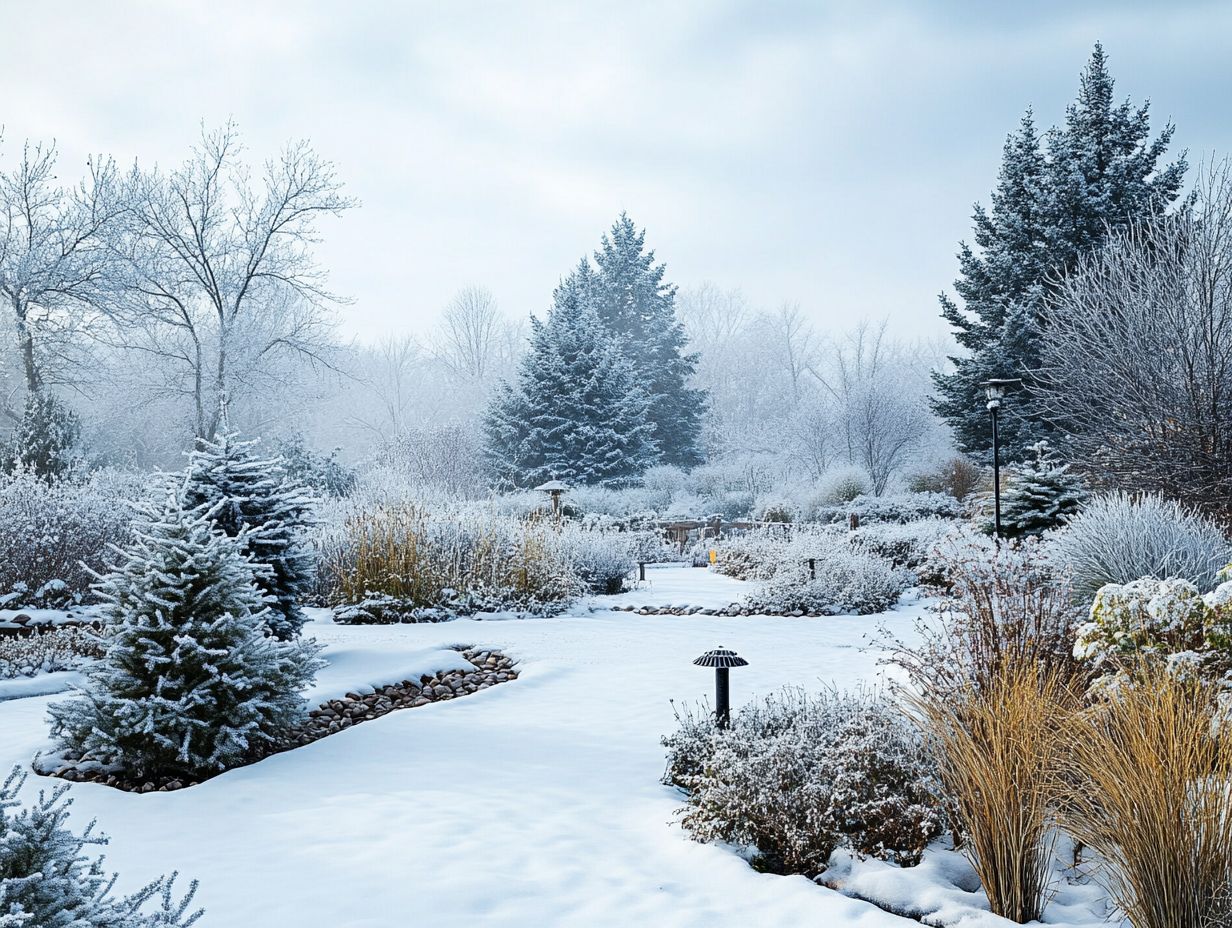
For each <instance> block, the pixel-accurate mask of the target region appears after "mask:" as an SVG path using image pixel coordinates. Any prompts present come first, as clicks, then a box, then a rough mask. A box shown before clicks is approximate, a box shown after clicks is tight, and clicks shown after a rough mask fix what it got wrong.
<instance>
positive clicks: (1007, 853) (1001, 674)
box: [912, 663, 1070, 923]
mask: <svg viewBox="0 0 1232 928" xmlns="http://www.w3.org/2000/svg"><path fill="white" fill-rule="evenodd" d="M1069 693H1070V690H1069V688H1068V686H1067V684H1066V683H1065V682H1063V681H1062V679H1061V678H1060V677H1059V676H1058V675H1057V674H1055V673H1049V672H1047V671H1043V670H1041V669H1040V668H1039V667H1037V666H1036V665H1034V664H1030V663H1025V664H1018V663H1003V664H1000V665H999V666H998V667H997V668H996V669H995V670H993V671H991V672H990V674H989V676H988V677H987V678H986V679H985V680H983V681H982V683H981V685H979V686H977V685H975V683H974V682H973V681H972V682H969V683H968V684H967V685H966V686H964V687H962V688H961V689H958V690H950V691H948V692H944V693H943V692H939V691H937V690H928V691H925V692H923V693H921V694H917V695H916V696H915V697H913V699H912V703H913V705H914V707H915V708H916V710H917V712H918V714H919V717H920V720H921V723H922V725H923V727H924V728H925V729H926V730H927V731H928V732H929V734H930V735H931V736H932V737H933V739H934V742H935V745H936V750H937V754H938V762H939V767H940V769H939V773H940V777H941V780H942V782H943V783H944V784H945V788H946V792H947V794H948V795H949V797H950V801H951V802H952V803H953V807H954V815H955V817H956V819H957V821H958V825H959V828H960V830H961V832H962V835H963V837H964V838H965V844H964V849H965V851H966V853H967V856H968V858H969V859H970V861H971V864H972V866H973V867H974V869H975V871H976V873H977V874H978V875H979V878H980V884H981V885H982V886H983V888H984V892H985V894H986V895H987V896H988V903H989V907H990V908H991V909H992V911H993V912H994V913H995V914H997V915H1000V916H1002V917H1004V918H1008V919H1010V920H1011V921H1015V922H1020V923H1021V922H1029V921H1033V920H1036V919H1039V918H1040V916H1041V915H1042V913H1043V909H1044V905H1045V903H1046V902H1047V899H1048V892H1049V874H1050V871H1051V862H1052V850H1053V840H1054V835H1055V831H1054V830H1053V828H1052V825H1053V821H1052V796H1053V790H1054V778H1055V773H1054V771H1055V767H1056V765H1057V764H1058V763H1059V761H1060V759H1061V757H1062V755H1063V754H1064V752H1065V743H1064V739H1063V738H1062V737H1061V734H1060V725H1059V723H1060V722H1061V721H1062V720H1063V718H1064V716H1065V713H1066V711H1067V706H1068V705H1069V703H1070V696H1069Z"/></svg>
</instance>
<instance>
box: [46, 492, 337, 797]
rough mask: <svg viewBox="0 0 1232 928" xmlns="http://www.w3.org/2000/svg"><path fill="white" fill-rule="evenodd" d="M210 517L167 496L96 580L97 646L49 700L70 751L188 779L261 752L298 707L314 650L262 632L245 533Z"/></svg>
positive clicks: (149, 775)
mask: <svg viewBox="0 0 1232 928" xmlns="http://www.w3.org/2000/svg"><path fill="white" fill-rule="evenodd" d="M217 516H218V513H217V511H216V510H211V509H208V508H206V507H196V508H188V507H186V506H185V504H184V502H183V500H182V499H179V498H178V497H177V496H176V495H174V494H171V495H169V497H168V500H167V502H166V504H165V505H164V506H163V507H162V508H161V509H155V508H150V509H147V510H146V512H145V513H144V518H143V520H142V521H141V522H140V523H139V524H138V525H137V527H136V528H135V529H134V535H135V541H134V543H133V545H132V546H131V547H130V548H129V550H128V551H127V552H126V553H125V558H124V562H123V563H122V564H121V565H119V566H118V567H116V568H115V569H114V570H112V571H111V572H110V573H109V574H107V575H106V576H104V577H102V578H101V581H100V583H99V584H98V587H97V589H98V592H99V594H100V595H101V597H102V598H103V600H104V606H103V613H104V616H103V617H104V620H105V622H106V624H107V630H106V633H105V635H106V646H107V651H106V656H105V657H104V658H103V659H102V660H100V661H98V662H97V663H95V664H93V665H92V666H91V667H90V668H89V669H88V670H87V671H86V674H87V684H86V686H85V687H84V689H83V691H82V692H81V693H80V694H79V695H78V696H77V697H76V698H74V699H70V700H67V701H65V702H60V703H55V704H53V705H52V706H51V707H50V710H49V712H50V716H51V720H52V733H53V735H54V736H55V737H56V739H57V740H58V741H59V744H60V747H61V748H62V749H64V751H65V752H66V753H68V754H69V755H76V756H77V757H78V758H80V759H81V760H82V761H85V762H97V763H99V764H103V765H114V766H116V767H118V768H120V769H121V770H122V771H123V773H124V775H125V776H126V777H127V778H129V779H132V780H153V779H160V778H162V779H166V778H168V777H179V778H188V779H196V778H199V777H202V776H208V775H210V774H213V773H217V772H219V771H221V770H225V769H227V768H228V767H232V766H235V765H236V764H240V763H243V762H245V761H248V760H251V759H253V758H254V757H257V756H260V754H261V753H262V752H264V751H266V750H268V749H269V748H271V747H273V746H275V745H277V744H279V743H280V742H281V740H282V739H283V737H284V736H285V735H286V733H287V732H288V730H289V729H290V728H291V727H292V726H294V725H296V724H297V723H298V722H300V721H301V720H302V718H303V717H304V714H305V711H306V708H307V707H306V706H305V704H304V699H303V697H302V696H301V691H302V690H303V689H304V688H305V687H306V686H307V685H308V684H309V683H311V681H312V678H313V675H314V674H315V672H316V670H317V669H318V668H319V667H320V666H321V662H320V660H319V659H318V658H317V657H316V654H317V651H318V650H319V648H318V646H317V645H316V644H315V643H309V642H303V641H293V642H282V641H279V640H277V639H276V638H273V637H271V636H270V635H269V634H268V628H267V625H266V619H267V614H266V612H267V611H266V608H265V602H264V599H263V596H262V594H261V592H260V590H259V589H258V587H257V585H256V583H255V581H254V577H253V565H252V563H251V561H250V560H249V559H248V557H247V556H245V554H244V553H243V545H244V541H245V539H244V538H243V536H242V535H241V536H240V537H239V538H231V537H229V536H227V535H224V534H222V533H221V532H219V531H218V530H217V529H216V524H217V521H218V520H217Z"/></svg>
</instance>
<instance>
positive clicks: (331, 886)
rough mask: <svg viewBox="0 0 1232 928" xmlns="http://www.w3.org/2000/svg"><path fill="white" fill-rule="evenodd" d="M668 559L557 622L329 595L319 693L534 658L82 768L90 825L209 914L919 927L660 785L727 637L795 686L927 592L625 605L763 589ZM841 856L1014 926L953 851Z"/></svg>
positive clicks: (843, 675) (1082, 903)
mask: <svg viewBox="0 0 1232 928" xmlns="http://www.w3.org/2000/svg"><path fill="white" fill-rule="evenodd" d="M651 575H652V577H653V579H652V580H651V581H649V583H648V585H647V587H645V588H643V589H642V590H639V591H636V592H633V593H627V594H622V595H621V596H615V597H598V598H595V599H594V600H592V601H590V602H589V603H585V604H582V605H581V606H580V607H579V608H578V609H576V610H574V613H575V614H574V615H571V616H565V617H561V618H554V619H529V620H526V621H518V622H515V621H509V622H496V623H493V622H478V621H456V622H448V623H443V624H427V625H397V626H366V627H352V626H339V625H334V624H332V623H331V622H329V621H328V620H327V619H324V618H323V617H322V615H321V614H320V613H314V615H313V621H311V622H310V623H309V624H308V625H307V626H306V628H305V632H306V634H308V635H312V636H314V637H316V638H317V639H318V640H319V641H321V642H322V643H323V644H325V645H326V651H325V655H324V656H325V657H326V659H327V660H329V661H330V666H329V667H328V668H327V669H326V670H325V671H323V672H322V674H321V678H320V681H319V683H318V684H317V686H316V687H315V688H314V691H313V692H314V698H315V697H319V696H321V695H322V694H329V695H339V694H340V693H341V692H345V691H348V690H351V691H353V690H355V689H357V688H363V687H365V686H372V685H375V684H378V683H393V682H399V681H401V680H402V679H407V678H410V677H413V676H416V675H417V674H418V673H427V672H430V671H431V670H437V669H447V668H448V667H450V666H454V665H455V664H458V663H460V662H464V659H462V658H461V656H460V655H458V654H457V653H456V652H453V651H450V650H448V649H450V648H451V647H452V646H455V645H476V646H482V647H490V648H499V649H501V650H503V651H505V652H506V653H508V654H510V655H511V656H513V657H514V658H516V659H517V660H518V661H520V670H521V671H522V673H521V676H520V679H518V680H516V681H513V682H510V683H508V684H502V685H500V686H497V687H493V688H491V689H489V690H485V691H482V692H479V693H476V694H474V695H470V696H466V697H464V698H461V699H457V700H450V701H447V702H441V703H432V704H429V705H427V706H423V707H421V708H417V709H410V710H405V711H398V712H394V713H391V714H389V715H387V716H384V717H382V718H380V719H377V720H375V721H371V722H366V723H364V724H362V725H358V726H355V727H353V728H350V729H347V730H345V731H343V732H341V733H339V734H337V735H333V736H331V737H328V738H325V739H323V740H321V741H317V742H315V743H313V744H310V745H308V746H307V747H303V748H299V749H296V750H294V751H290V752H287V753H284V754H279V755H275V756H273V757H270V758H267V759H266V760H263V761H261V762H260V763H257V764H254V765H252V766H250V767H245V768H241V769H238V770H232V771H229V772H227V773H225V774H223V775H221V776H219V777H216V778H214V779H212V780H209V781H207V782H205V783H203V784H201V785H199V786H195V787H192V788H189V789H186V790H181V791H178V792H174V793H150V794H145V795H138V794H133V793H123V792H119V791H117V790H113V789H109V788H107V787H105V786H100V785H98V784H77V785H75V786H74V787H73V790H72V795H73V797H74V805H73V817H72V822H73V823H74V824H75V825H76V826H77V827H78V828H81V827H84V826H85V825H86V824H87V823H88V822H89V821H90V819H92V818H95V817H97V819H98V822H99V827H100V828H101V829H102V830H103V831H104V832H106V833H108V834H110V835H111V836H112V838H113V840H112V843H111V845H110V846H109V847H108V849H107V866H108V868H111V869H115V870H118V871H119V873H120V882H119V885H118V887H117V888H118V889H120V890H131V889H135V888H137V887H138V886H139V885H141V884H142V883H143V882H144V881H146V880H148V879H152V878H153V877H154V876H156V875H157V874H159V873H162V872H164V871H168V870H172V869H174V870H178V871H180V873H182V874H184V875H185V876H187V877H190V878H197V879H199V880H200V881H201V889H200V893H199V897H198V899H199V902H200V903H201V904H202V905H204V906H205V907H206V909H207V912H206V917H205V919H204V921H203V922H202V923H201V924H202V926H203V928H239V926H242V925H269V926H288V928H394V926H401V925H404V924H407V923H410V922H422V921H429V920H438V919H441V918H445V919H448V920H449V921H451V922H452V921H457V922H458V923H459V924H474V925H484V926H587V928H607V926H611V928H626V926H628V925H647V926H655V928H694V926H696V928H702V926H705V928H713V926H724V925H730V926H742V928H743V926H747V925H796V924H799V925H818V926H830V925H841V926H844V928H846V926H856V928H909V926H913V925H918V924H919V923H918V922H917V921H914V920H912V919H910V918H902V917H899V916H896V915H892V914H889V913H888V912H886V911H883V910H882V909H879V908H877V907H875V906H873V905H871V904H869V903H868V902H864V901H860V900H857V899H853V898H849V897H847V896H845V895H844V894H843V893H841V892H838V891H835V890H832V889H827V888H824V887H821V886H818V885H816V884H814V883H812V882H810V881H809V880H807V879H805V878H803V877H779V876H773V875H768V874H761V873H757V872H756V871H754V870H753V869H752V868H750V867H749V866H748V865H747V864H746V863H745V862H744V861H743V860H742V859H741V858H740V857H738V856H737V855H736V854H735V853H733V852H732V851H731V850H730V849H727V848H723V847H717V846H710V845H701V844H697V843H695V842H693V841H691V840H689V839H688V838H687V837H686V836H685V835H684V833H683V832H682V831H681V829H680V828H679V826H677V825H676V824H675V823H674V813H675V810H676V809H677V808H678V807H679V805H680V797H679V795H678V794H677V793H676V791H674V790H673V789H670V788H668V787H665V786H662V785H661V784H660V783H659V777H660V776H661V774H662V772H663V750H662V748H661V746H660V744H659V738H660V736H661V735H662V734H665V733H667V732H669V731H671V730H672V729H673V728H674V725H675V722H674V717H673V708H672V700H675V701H677V702H678V703H679V702H690V701H694V700H698V699H705V698H709V697H710V695H711V693H712V687H713V681H714V677H713V674H712V673H711V672H710V671H708V670H704V669H702V668H698V667H694V666H692V664H691V661H692V660H693V658H694V657H696V656H697V655H699V654H701V653H702V652H703V651H706V650H708V649H710V648H713V647H716V646H718V645H725V646H727V647H729V648H734V649H735V650H736V651H738V652H739V653H740V654H741V655H742V656H744V657H745V658H746V659H747V660H748V661H749V666H748V667H742V668H740V669H738V670H736V671H734V672H733V673H732V696H733V700H734V701H735V702H736V703H737V704H738V703H739V702H741V701H743V700H746V699H748V698H750V697H751V696H753V695H755V694H764V693H767V692H770V691H772V690H775V689H778V688H779V687H781V686H783V685H786V684H798V685H802V686H806V687H810V688H817V687H820V686H822V685H830V684H834V685H838V686H844V687H849V686H854V685H858V684H860V683H862V682H866V681H871V680H874V679H875V678H877V677H878V674H879V670H880V668H879V666H878V657H879V655H878V653H877V652H876V651H873V650H866V649H864V648H863V645H864V644H865V640H864V639H865V636H866V635H868V634H870V633H872V632H873V631H874V630H875V628H876V626H877V624H878V623H879V622H880V621H885V622H886V624H887V625H889V626H890V628H891V629H892V630H893V631H895V632H898V633H900V634H908V633H909V631H910V628H911V625H912V622H913V621H914V620H915V619H916V618H917V617H919V616H920V615H921V614H922V613H923V611H924V610H925V609H926V608H927V603H926V602H924V601H920V600H915V601H911V602H908V603H907V604H905V605H903V606H901V607H899V608H898V609H897V610H895V611H893V612H891V613H888V614H886V615H884V616H880V617H831V618H820V619H798V618H797V619H793V618H769V617H745V618H736V617H732V618H728V617H720V616H701V615H692V616H683V617H675V616H639V615H636V614H631V613H627V612H612V611H610V605H611V604H613V603H626V602H628V603H637V602H639V601H643V602H646V603H655V604H663V602H664V601H669V602H676V601H679V602H680V603H686V602H687V603H689V604H693V605H725V604H726V603H728V602H732V601H734V599H736V598H739V592H740V590H741V588H742V587H743V584H741V583H740V582H739V581H735V580H731V579H729V578H725V577H720V576H717V575H715V574H712V573H710V572H709V571H706V570H700V569H693V568H686V567H673V568H660V569H656V570H654V571H652V572H651ZM733 594H735V595H733ZM451 661H452V662H453V663H452V664H451V663H449V662H451ZM441 662H445V663H441ZM437 664H440V666H436V665H437ZM386 674H388V677H386ZM62 698H64V697H63V696H35V697H31V698H26V699H14V700H11V701H8V702H4V703H0V771H3V770H5V769H7V768H8V767H9V766H11V765H13V764H23V765H28V764H29V761H30V759H31V757H33V755H34V753H35V752H36V751H38V750H40V749H43V748H45V747H46V744H47V725H46V709H47V705H48V704H49V703H50V702H53V701H55V700H56V699H62ZM31 786H32V787H34V788H37V787H36V786H35V784H31ZM28 788H30V787H28ZM843 867H847V865H846V864H843ZM840 874H841V875H842V876H843V877H844V878H845V880H846V881H847V884H848V887H849V891H850V890H851V888H862V889H864V890H865V891H867V892H869V893H871V894H874V895H876V894H879V893H880V894H883V895H878V898H884V899H885V900H886V901H887V902H889V903H891V904H895V905H897V904H898V903H900V902H902V901H903V900H908V901H910V900H911V899H912V898H913V897H918V899H917V901H918V902H919V903H920V904H922V905H924V906H925V907H929V906H932V905H934V904H935V905H936V906H937V907H938V908H939V909H943V910H944V911H945V913H946V916H947V917H949V918H957V919H958V920H957V921H951V922H950V924H955V925H960V926H961V928H993V926H997V928H1002V926H1008V925H1010V924H1011V923H1009V922H1006V921H1004V920H1002V919H999V918H995V917H993V916H991V915H989V914H987V911H986V909H987V904H986V902H985V901H984V899H983V896H982V894H980V893H978V892H972V891H971V890H972V889H973V887H972V885H971V873H970V870H969V868H968V867H967V866H966V864H965V863H964V862H963V861H961V859H959V858H958V856H957V855H954V854H952V853H948V852H945V851H938V852H937V853H936V854H931V853H930V855H929V856H928V857H926V859H925V863H924V864H923V865H922V867H921V868H920V869H919V871H918V872H916V873H913V872H912V871H902V870H898V868H894V867H890V866H888V865H884V864H880V863H877V862H867V861H865V862H856V863H855V864H854V865H852V866H851V867H850V869H841V870H837V871H836V875H840ZM1063 897H1064V902H1065V905H1064V907H1063V908H1061V909H1059V910H1058V913H1057V914H1058V918H1063V919H1070V920H1071V921H1059V922H1058V923H1057V924H1062V925H1066V926H1069V928H1079V926H1081V928H1088V926H1090V928H1094V926H1095V925H1097V924H1102V915H1103V911H1102V908H1100V906H1099V905H1098V902H1097V901H1094V902H1090V904H1089V905H1088V904H1087V900H1088V899H1089V898H1090V896H1089V895H1084V894H1083V893H1082V892H1078V895H1077V897H1076V898H1077V901H1075V896H1074V893H1072V892H1069V891H1068V890H1067V891H1066V893H1064V894H1063ZM1087 909H1089V910H1090V912H1089V919H1088V920H1087V921H1085V922H1083V921H1081V920H1074V919H1080V918H1082V917H1083V915H1084V912H1086V910H1087Z"/></svg>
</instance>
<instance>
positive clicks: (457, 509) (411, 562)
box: [318, 500, 585, 615]
mask: <svg viewBox="0 0 1232 928" xmlns="http://www.w3.org/2000/svg"><path fill="white" fill-rule="evenodd" d="M562 535H563V531H558V530H557V527H556V526H555V525H554V524H553V523H552V522H551V520H544V519H527V520H520V519H516V518H510V517H507V516H501V515H496V514H493V512H492V511H491V510H490V509H488V508H486V507H482V506H476V505H470V504H461V503H458V502H456V501H455V502H453V503H448V502H445V501H444V500H438V501H436V502H434V503H433V504H432V505H431V507H429V506H427V505H417V504H414V503H402V504H395V505H391V506H387V507H380V508H375V509H361V510H357V511H354V512H353V513H352V514H351V515H350V516H349V517H348V518H347V519H346V521H345V523H344V524H343V525H342V526H341V527H340V528H338V529H337V530H336V531H334V532H332V533H331V534H328V535H324V536H322V537H320V538H319V541H318V543H319V545H320V549H321V553H320V558H321V568H320V569H321V572H322V574H323V575H324V576H325V577H326V578H327V583H328V586H327V588H326V590H325V594H326V598H327V600H328V601H329V602H330V603H331V604H334V605H347V604H355V603H362V602H364V601H367V600H370V599H372V598H373V597H375V596H378V595H380V596H388V597H392V598H393V599H395V600H399V601H401V602H404V603H406V604H408V607H409V608H411V609H443V610H446V611H447V612H450V613H451V614H454V615H473V614H474V613H477V612H489V611H498V612H499V611H518V612H532V613H551V612H559V611H560V610H561V609H563V608H564V607H565V606H566V605H568V603H570V602H571V601H572V600H573V599H574V598H576V597H577V596H579V595H580V594H581V593H583V592H584V591H585V584H584V583H583V582H582V580H581V578H580V577H579V576H578V575H577V573H576V571H575V569H574V565H573V562H572V561H571V559H570V556H569V551H568V550H567V547H566V545H565V543H564V542H563V541H562Z"/></svg>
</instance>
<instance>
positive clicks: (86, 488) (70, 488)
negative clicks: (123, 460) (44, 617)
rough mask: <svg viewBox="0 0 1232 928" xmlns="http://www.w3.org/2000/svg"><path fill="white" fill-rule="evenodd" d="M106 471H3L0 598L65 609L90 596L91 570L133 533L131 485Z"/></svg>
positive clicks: (99, 567)
mask: <svg viewBox="0 0 1232 928" xmlns="http://www.w3.org/2000/svg"><path fill="white" fill-rule="evenodd" d="M134 490H135V488H134V487H132V485H131V484H129V485H125V484H122V483H121V482H119V481H116V480H113V479H110V477H109V476H108V475H103V476H101V477H100V478H92V479H87V480H83V481H69V480H61V481H57V482H55V483H53V484H48V483H46V482H44V481H42V480H39V479H38V478H37V477H35V476H33V475H32V474H29V473H26V472H20V473H17V474H12V475H9V476H0V604H11V606H27V607H40V608H64V607H65V606H69V605H72V604H74V603H81V602H87V601H91V600H92V599H93V596H92V593H91V589H90V587H91V584H92V583H93V581H94V578H93V575H92V573H91V571H94V570H102V569H104V568H105V567H106V564H107V562H108V560H109V558H110V555H111V546H112V545H124V544H125V543H126V542H127V541H128V539H129V530H130V524H131V522H132V517H133V513H132V510H131V509H130V508H129V506H128V505H127V504H126V502H127V500H128V499H133V498H135V497H133V496H126V495H125V492H124V491H127V492H129V493H131V492H134Z"/></svg>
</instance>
